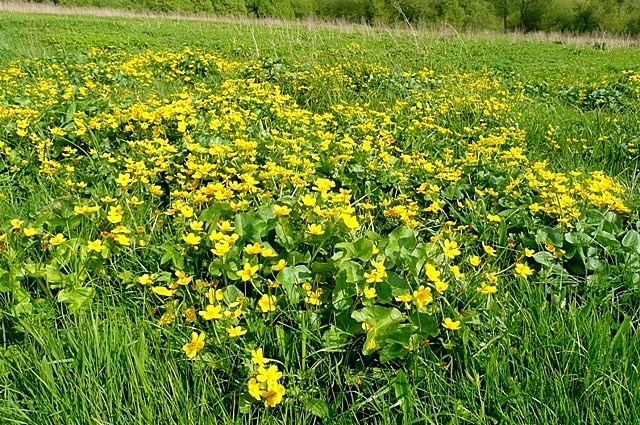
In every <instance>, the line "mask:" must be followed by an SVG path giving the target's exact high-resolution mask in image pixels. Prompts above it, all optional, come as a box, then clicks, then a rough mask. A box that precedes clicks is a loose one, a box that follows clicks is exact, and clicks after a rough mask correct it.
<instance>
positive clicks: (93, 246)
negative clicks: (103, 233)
mask: <svg viewBox="0 0 640 425" xmlns="http://www.w3.org/2000/svg"><path fill="white" fill-rule="evenodd" d="M102 248H103V246H102V240H101V239H96V240H95V241H93V242H89V243H88V244H87V249H89V251H95V252H100V251H102Z"/></svg>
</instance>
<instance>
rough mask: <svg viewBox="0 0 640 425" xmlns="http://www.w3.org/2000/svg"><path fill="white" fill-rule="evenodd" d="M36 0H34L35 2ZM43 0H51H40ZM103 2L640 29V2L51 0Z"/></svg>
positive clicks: (458, 23)
mask: <svg viewBox="0 0 640 425" xmlns="http://www.w3.org/2000/svg"><path fill="white" fill-rule="evenodd" d="M32 1H33V0H32ZM35 1H38V2H43V1H47V0H35ZM50 1H51V2H53V3H55V4H59V5H66V6H97V7H111V8H126V9H135V10H151V11H157V12H169V11H178V12H186V13H199V12H206V13H212V14H217V15H233V16H255V17H260V18H264V17H276V18H286V19H296V18H297V19H299V18H311V17H314V18H319V19H331V20H334V19H338V20H346V21H351V22H358V23H368V24H374V25H377V24H387V25H388V24H394V23H398V22H402V23H409V24H411V25H433V24H447V25H452V26H454V27H455V28H457V29H490V30H496V29H504V30H513V29H518V30H524V31H563V32H564V31H567V32H572V33H585V32H593V31H605V32H609V33H614V34H627V35H635V34H639V33H640V0H604V1H601V0H551V1H548V0H326V1H318V0H143V1H132V0H50Z"/></svg>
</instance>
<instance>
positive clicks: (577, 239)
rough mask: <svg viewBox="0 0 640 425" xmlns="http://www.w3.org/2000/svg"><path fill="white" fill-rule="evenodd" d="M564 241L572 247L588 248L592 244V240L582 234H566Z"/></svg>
mask: <svg viewBox="0 0 640 425" xmlns="http://www.w3.org/2000/svg"><path fill="white" fill-rule="evenodd" d="M564 239H565V240H566V241H567V242H569V243H570V244H571V245H573V246H589V245H591V244H592V243H593V238H592V237H591V236H589V235H587V234H586V233H582V232H570V233H566V234H565V235H564Z"/></svg>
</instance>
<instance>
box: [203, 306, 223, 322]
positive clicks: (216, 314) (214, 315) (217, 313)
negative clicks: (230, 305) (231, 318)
mask: <svg viewBox="0 0 640 425" xmlns="http://www.w3.org/2000/svg"><path fill="white" fill-rule="evenodd" d="M198 314H199V315H200V316H201V317H202V318H203V319H204V320H212V319H222V317H223V316H222V307H220V306H219V305H211V304H209V305H207V308H206V309H205V310H204V311H200V312H198Z"/></svg>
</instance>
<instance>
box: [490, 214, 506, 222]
mask: <svg viewBox="0 0 640 425" xmlns="http://www.w3.org/2000/svg"><path fill="white" fill-rule="evenodd" d="M487 218H488V219H489V221H492V222H494V223H500V222H501V221H502V218H500V216H499V215H496V214H489V215H488V216H487Z"/></svg>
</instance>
